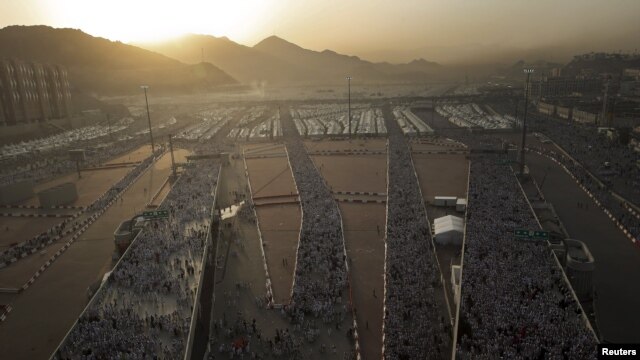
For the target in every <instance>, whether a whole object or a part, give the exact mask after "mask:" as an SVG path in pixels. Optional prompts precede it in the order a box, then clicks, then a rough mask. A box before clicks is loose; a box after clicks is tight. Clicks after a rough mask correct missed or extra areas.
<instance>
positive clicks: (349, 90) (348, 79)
mask: <svg viewBox="0 0 640 360" xmlns="http://www.w3.org/2000/svg"><path fill="white" fill-rule="evenodd" d="M347 87H348V94H349V95H348V96H349V110H348V116H349V138H351V76H347Z"/></svg>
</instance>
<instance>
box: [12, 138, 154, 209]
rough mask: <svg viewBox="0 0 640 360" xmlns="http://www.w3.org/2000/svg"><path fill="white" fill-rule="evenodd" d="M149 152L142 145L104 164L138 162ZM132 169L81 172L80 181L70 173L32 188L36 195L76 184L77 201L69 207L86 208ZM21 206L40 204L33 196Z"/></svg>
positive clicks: (127, 167)
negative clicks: (54, 188)
mask: <svg viewBox="0 0 640 360" xmlns="http://www.w3.org/2000/svg"><path fill="white" fill-rule="evenodd" d="M150 152H151V147H150V146H149V145H143V146H141V147H139V148H138V149H135V150H133V151H131V152H129V153H127V154H124V155H121V156H119V157H117V158H115V159H112V160H110V161H107V162H106V163H105V164H118V163H122V162H139V161H142V160H144V158H146V157H147V156H149V154H150ZM132 169H133V167H130V166H126V167H120V168H115V169H104V170H85V171H81V175H82V178H80V179H78V174H77V173H75V172H72V173H69V174H65V175H62V176H58V177H55V178H53V179H50V180H47V181H45V182H42V183H39V184H37V185H36V186H35V188H34V194H37V193H38V192H39V191H42V190H45V189H48V188H51V187H53V186H56V185H60V184H64V183H67V182H71V183H74V184H76V188H77V190H78V200H76V201H75V202H74V203H73V204H69V205H73V206H87V205H90V204H91V203H92V202H93V201H95V200H96V199H97V198H98V197H100V195H102V194H103V193H104V192H105V191H107V190H108V189H109V188H110V187H111V185H113V184H114V183H115V182H116V181H118V180H120V179H121V178H122V177H123V176H125V175H126V174H127V173H128V172H129V171H131V170H132ZM22 204H23V205H40V202H39V201H38V196H37V195H35V196H34V197H32V198H31V199H29V200H26V201H24V202H23V203H22Z"/></svg>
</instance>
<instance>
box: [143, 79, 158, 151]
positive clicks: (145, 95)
mask: <svg viewBox="0 0 640 360" xmlns="http://www.w3.org/2000/svg"><path fill="white" fill-rule="evenodd" d="M140 88H141V89H142V90H144V101H145V102H146V103H147V120H148V121H149V137H150V138H151V153H152V154H153V153H154V150H155V146H154V143H153V133H152V132H151V115H150V114H149V99H148V98H147V89H149V86H147V85H142V86H140Z"/></svg>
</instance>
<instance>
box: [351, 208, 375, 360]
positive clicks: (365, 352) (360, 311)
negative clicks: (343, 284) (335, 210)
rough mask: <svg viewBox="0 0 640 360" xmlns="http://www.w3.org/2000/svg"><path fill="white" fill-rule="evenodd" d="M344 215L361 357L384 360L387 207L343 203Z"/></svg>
mask: <svg viewBox="0 0 640 360" xmlns="http://www.w3.org/2000/svg"><path fill="white" fill-rule="evenodd" d="M340 212H341V213H342V220H343V225H344V237H345V244H346V247H347V254H348V256H349V269H350V274H349V277H350V283H351V296H352V301H353V304H354V306H355V309H356V314H357V315H356V321H357V322H358V335H359V338H360V349H361V350H362V353H361V355H362V358H363V359H366V360H368V359H380V357H381V356H382V311H383V307H382V305H383V300H384V257H385V249H384V231H385V230H384V229H385V221H386V205H385V204H356V203H353V204H351V203H340ZM378 228H379V229H380V232H378V230H377V229H378ZM374 294H375V295H374Z"/></svg>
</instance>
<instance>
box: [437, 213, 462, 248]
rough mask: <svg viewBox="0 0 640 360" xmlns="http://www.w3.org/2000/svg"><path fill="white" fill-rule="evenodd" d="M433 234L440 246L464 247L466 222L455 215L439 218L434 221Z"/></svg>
mask: <svg viewBox="0 0 640 360" xmlns="http://www.w3.org/2000/svg"><path fill="white" fill-rule="evenodd" d="M433 233H434V239H435V241H436V243H438V244H441V245H446V244H454V245H462V237H463V235H464V220H463V219H462V218H459V217H457V216H453V215H447V216H443V217H440V218H437V219H435V220H434V221H433Z"/></svg>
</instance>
